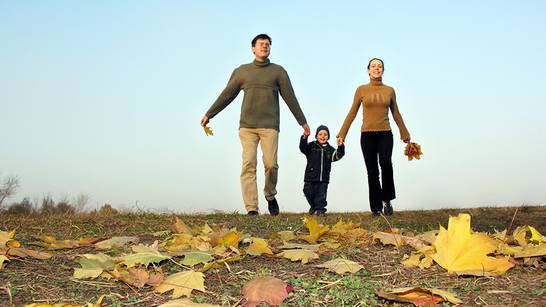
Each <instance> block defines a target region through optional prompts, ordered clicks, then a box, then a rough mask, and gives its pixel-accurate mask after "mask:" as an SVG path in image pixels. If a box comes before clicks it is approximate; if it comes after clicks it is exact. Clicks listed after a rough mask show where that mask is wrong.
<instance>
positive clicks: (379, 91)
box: [337, 58, 410, 216]
mask: <svg viewBox="0 0 546 307" xmlns="http://www.w3.org/2000/svg"><path fill="white" fill-rule="evenodd" d="M384 69H385V65H384V64H383V61H382V60H381V59H378V58H373V59H371V60H370V62H369V63H368V75H369V76H370V83H368V84H364V85H361V86H359V87H358V88H357V89H356V92H355V97H354V100H353V105H352V106H351V109H350V110H349V114H347V117H346V118H345V121H344V122H343V126H342V127H341V130H340V131H339V133H338V135H337V143H338V145H341V144H343V142H344V140H345V136H346V135H347V131H348V130H349V127H350V126H351V124H352V122H353V120H354V119H355V117H356V113H357V112H358V109H359V108H360V105H361V104H362V115H363V118H362V127H361V129H360V131H361V134H360V146H361V148H362V154H363V155H364V162H365V163H366V170H367V171H368V189H369V198H370V209H371V211H372V214H373V216H379V215H381V212H384V213H385V214H386V215H391V214H392V213H393V209H392V205H391V200H393V199H394V198H395V197H396V195H395V191H394V179H393V172H392V161H391V157H392V146H393V138H392V131H391V127H390V124H389V109H390V110H391V113H392V117H393V118H394V121H395V122H396V125H397V126H398V129H399V130H400V138H401V139H402V140H403V141H404V142H406V143H409V141H410V134H409V132H408V129H406V126H405V125H404V120H403V119H402V115H400V112H399V111H398V106H397V105H396V94H395V93H394V89H393V88H392V87H390V86H387V85H385V84H383V82H382V77H383V71H384ZM378 157H379V166H381V183H380V182H379V167H378Z"/></svg>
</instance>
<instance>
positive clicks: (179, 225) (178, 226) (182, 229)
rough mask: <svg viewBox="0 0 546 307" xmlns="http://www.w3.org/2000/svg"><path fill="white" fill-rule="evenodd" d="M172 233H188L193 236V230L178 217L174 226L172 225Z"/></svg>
mask: <svg viewBox="0 0 546 307" xmlns="http://www.w3.org/2000/svg"><path fill="white" fill-rule="evenodd" d="M171 232H172V233H187V234H190V235H191V234H193V230H191V228H190V227H188V225H186V224H185V223H184V222H182V220H181V219H179V218H178V217H175V222H174V224H172V225H171Z"/></svg>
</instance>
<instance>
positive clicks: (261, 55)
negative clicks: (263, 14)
mask: <svg viewBox="0 0 546 307" xmlns="http://www.w3.org/2000/svg"><path fill="white" fill-rule="evenodd" d="M270 52H271V45H270V44H269V40H268V39H258V40H257V41H256V44H255V45H254V47H252V53H254V55H255V56H256V58H257V59H261V60H265V59H267V58H268V57H269V53H270Z"/></svg>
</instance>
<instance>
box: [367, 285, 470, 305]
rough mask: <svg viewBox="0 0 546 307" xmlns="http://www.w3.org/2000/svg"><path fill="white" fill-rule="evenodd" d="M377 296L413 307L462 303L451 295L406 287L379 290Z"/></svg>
mask: <svg viewBox="0 0 546 307" xmlns="http://www.w3.org/2000/svg"><path fill="white" fill-rule="evenodd" d="M377 295H379V296H380V297H382V298H385V299H388V300H392V301H397V302H405V303H412V304H414V305H415V306H436V304H438V303H441V302H446V301H448V302H451V303H453V304H462V303H463V302H462V301H461V300H459V299H458V298H457V297H456V296H455V295H454V294H453V293H450V292H448V291H444V290H440V289H434V288H432V289H428V288H420V287H408V288H398V289H393V290H391V291H389V292H384V291H383V290H379V291H377Z"/></svg>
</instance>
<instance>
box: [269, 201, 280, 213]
mask: <svg viewBox="0 0 546 307" xmlns="http://www.w3.org/2000/svg"><path fill="white" fill-rule="evenodd" d="M267 208H268V209H269V214H271V215H272V216H275V215H279V204H278V203H277V200H276V199H275V198H273V199H272V200H268V201H267Z"/></svg>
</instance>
